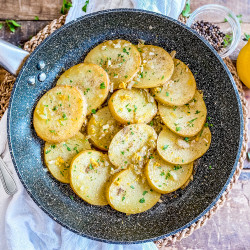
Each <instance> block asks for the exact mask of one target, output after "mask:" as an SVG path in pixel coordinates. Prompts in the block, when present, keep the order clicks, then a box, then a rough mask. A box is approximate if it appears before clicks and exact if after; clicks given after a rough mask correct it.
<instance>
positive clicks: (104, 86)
mask: <svg viewBox="0 0 250 250" xmlns="http://www.w3.org/2000/svg"><path fill="white" fill-rule="evenodd" d="M57 85H71V86H74V87H77V88H78V89H79V90H81V91H82V93H83V94H84V96H85V98H86V101H87V115H89V114H90V113H91V111H92V110H95V109H96V108H98V107H99V106H100V105H101V104H102V103H103V102H104V101H105V100H106V98H107V96H108V92H109V77H108V74H107V73H106V71H105V70H104V69H103V68H102V67H100V66H98V65H95V64H93V63H80V64H77V65H75V66H73V67H71V68H70V69H68V70H66V71H65V72H64V73H63V74H62V75H61V76H60V78H59V79H58V81H57Z"/></svg>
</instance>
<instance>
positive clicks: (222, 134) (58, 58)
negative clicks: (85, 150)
mask: <svg viewBox="0 0 250 250" xmlns="http://www.w3.org/2000/svg"><path fill="white" fill-rule="evenodd" d="M117 38H122V39H127V40H129V41H131V42H132V43H137V42H138V39H143V40H145V43H146V44H154V45H157V46H160V47H163V48H164V49H166V50H167V51H168V52H171V51H172V50H176V51H177V54H176V57H177V58H179V59H180V60H182V61H184V62H185V63H186V64H188V65H189V67H190V69H191V71H192V72H193V74H194V76H195V78H196V81H197V86H198V88H199V89H200V90H203V91H204V96H205V102H206V105H207V109H208V116H209V117H211V120H210V121H209V123H212V124H213V127H211V131H212V143H211V147H210V149H209V150H208V152H207V153H206V154H205V155H204V156H203V157H202V158H201V159H200V160H199V161H198V162H197V163H196V166H197V171H196V174H195V175H194V180H193V181H192V182H191V183H190V184H189V185H188V187H186V188H185V189H184V190H179V191H177V192H176V195H175V196H173V195H170V196H164V197H163V198H162V199H163V202H162V203H158V204H156V205H155V206H154V207H153V208H152V209H150V210H149V211H147V212H144V213H141V214H137V215H130V216H127V215H125V214H122V213H120V212H116V211H115V210H113V209H111V208H110V207H109V206H105V207H97V206H91V205H89V204H87V203H85V202H84V201H83V200H81V199H80V198H78V197H77V196H76V195H75V194H74V193H73V191H72V190H71V188H70V187H69V185H66V184H62V183H59V182H58V181H56V180H55V179H54V178H53V177H52V176H51V175H50V174H49V173H48V172H47V171H46V167H45V165H44V163H43V157H42V154H43V142H42V141H41V140H40V139H39V138H38V137H37V135H36V133H35V131H34V129H33V125H32V114H33V111H34V107H35V105H36V103H37V101H38V99H39V98H40V97H41V96H42V95H43V94H44V93H45V92H46V91H48V90H49V89H50V88H52V87H53V86H55V83H56V80H57V77H58V75H60V74H61V73H62V71H63V70H65V69H68V68H69V67H71V66H73V65H75V64H77V63H79V62H82V61H83V59H84V57H85V55H86V54H87V53H88V51H90V49H91V48H93V47H95V46H96V45H97V44H99V43H101V42H103V41H104V40H107V39H117ZM40 60H43V61H44V62H45V65H46V66H45V68H44V69H42V70H38V69H37V64H38V62H39V61H40ZM41 72H45V73H46V75H47V78H46V80H45V81H44V82H39V81H38V80H36V84H35V85H29V84H28V78H29V77H30V76H35V77H36V78H37V76H38V74H39V73H41ZM242 117H243V116H242V107H241V103H240V99H239V95H238V92H237V88H236V85H235V83H234V81H233V78H232V76H231V74H230V72H229V70H228V69H227V68H226V66H225V64H224V62H223V61H222V59H221V58H220V57H219V56H218V54H217V53H216V52H215V50H214V49H212V47H211V46H209V45H208V43H207V42H205V41H204V40H203V39H201V38H199V37H198V36H197V35H196V34H195V33H194V32H193V31H192V30H190V29H189V28H187V27H186V26H185V25H183V24H181V23H179V22H178V21H175V20H173V19H171V18H168V17H165V16H163V15H159V14H155V13H152V12H148V11H141V10H131V9H119V10H109V11H102V12H98V13H93V14H90V15H86V16H85V17H82V18H79V19H77V20H75V21H73V22H70V23H69V24H66V25H64V26H63V27H61V28H60V29H59V30H57V31H56V32H54V33H53V34H52V35H51V36H50V37H49V38H47V39H46V40H45V41H44V42H43V43H42V44H41V45H40V46H39V47H38V48H37V49H36V50H35V51H34V52H33V53H32V54H31V55H30V57H29V58H28V60H27V61H26V63H25V64H24V66H23V67H22V69H21V71H20V73H19V76H18V78H17V80H16V84H15V86H14V89H13V92H12V96H11V101H10V106H9V112H8V142H9V148H10V152H11V156H12V160H13V163H14V165H15V168H16V170H17V173H18V175H19V177H20V179H21V181H22V183H23V185H24V186H25V188H26V190H27V191H28V193H29V194H30V196H31V197H32V199H33V200H34V201H35V202H36V203H37V205H38V206H39V207H40V208H41V209H43V211H44V212H46V213H47V214H48V215H49V216H50V217H51V218H53V219H54V220H55V221H57V222H58V223H60V224H61V225H63V226H64V227H66V228H68V229H69V230H71V231H73V232H75V233H77V234H80V235H82V236H85V237H88V238H91V239H95V240H100V241H105V242H109V243H141V242H147V241H151V240H157V239H161V238H163V237H166V236H169V235H172V234H175V233H177V232H178V231H180V230H182V229H184V228H185V227H188V226H190V225H191V224H192V223H194V222H195V221H197V220H198V219H199V218H200V217H202V216H203V215H204V214H205V213H206V212H207V211H208V210H209V209H210V208H211V207H212V206H213V205H214V204H215V202H216V201H217V200H218V199H219V197H220V196H221V194H222V193H223V192H224V190H225V189H226V187H227V185H228V183H229V181H230V179H231V177H232V175H233V173H234V171H235V169H236V165H237V162H238V159H239V155H240V150H241V145H242V134H243V118H242ZM209 166H211V167H212V168H211V167H209ZM71 195H72V196H73V197H74V199H73V200H71V198H70V196H71Z"/></svg>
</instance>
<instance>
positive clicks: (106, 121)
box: [87, 107, 122, 151]
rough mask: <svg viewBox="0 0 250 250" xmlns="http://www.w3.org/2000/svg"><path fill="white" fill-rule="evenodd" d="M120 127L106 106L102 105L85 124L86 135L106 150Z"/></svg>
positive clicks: (97, 145)
mask: <svg viewBox="0 0 250 250" xmlns="http://www.w3.org/2000/svg"><path fill="white" fill-rule="evenodd" d="M121 129H122V127H121V125H120V124H119V123H118V122H117V121H116V120H115V119H114V118H113V116H112V115H111V113H110V112H109V108H108V107H104V108H102V109H100V110H98V112H97V113H96V114H93V116H92V117H91V119H90V120H89V122H88V126H87V131H88V135H89V136H90V140H91V141H92V142H93V144H94V145H95V146H96V147H98V148H99V149H101V150H106V151H108V148H109V144H110V142H111V140H112V139H113V137H114V135H115V134H116V133H117V132H118V131H120V130H121Z"/></svg>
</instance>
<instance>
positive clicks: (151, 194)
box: [106, 169, 161, 214]
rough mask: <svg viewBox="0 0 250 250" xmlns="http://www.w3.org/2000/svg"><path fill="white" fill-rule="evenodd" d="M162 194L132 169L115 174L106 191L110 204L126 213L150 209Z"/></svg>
mask: <svg viewBox="0 0 250 250" xmlns="http://www.w3.org/2000/svg"><path fill="white" fill-rule="evenodd" d="M160 196H161V195H160V194H159V193H158V192H155V191H154V190H152V189H151V187H150V186H149V185H148V183H147V181H146V180H143V179H142V177H141V176H138V175H137V174H136V173H135V172H134V171H133V170H131V169H126V170H122V171H121V172H120V173H118V174H116V175H114V177H113V178H112V181H111V182H110V183H109V184H108V187H107V191H106V197H107V200H108V203H109V205H110V206H111V207H113V208H114V209H115V210H118V211H120V212H122V213H126V214H137V213H141V212H144V211H146V210H148V209H150V208H151V207H153V206H154V205H155V204H156V203H157V202H158V201H159V199H160Z"/></svg>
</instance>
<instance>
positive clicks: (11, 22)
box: [5, 20, 21, 33]
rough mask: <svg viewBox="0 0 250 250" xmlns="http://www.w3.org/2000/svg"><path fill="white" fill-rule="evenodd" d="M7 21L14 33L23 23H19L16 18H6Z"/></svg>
mask: <svg viewBox="0 0 250 250" xmlns="http://www.w3.org/2000/svg"><path fill="white" fill-rule="evenodd" d="M5 22H6V24H7V26H8V28H9V30H10V31H11V32H13V33H14V32H15V31H16V28H17V27H21V25H20V24H19V23H17V22H16V21H15V20H6V21H5Z"/></svg>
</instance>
